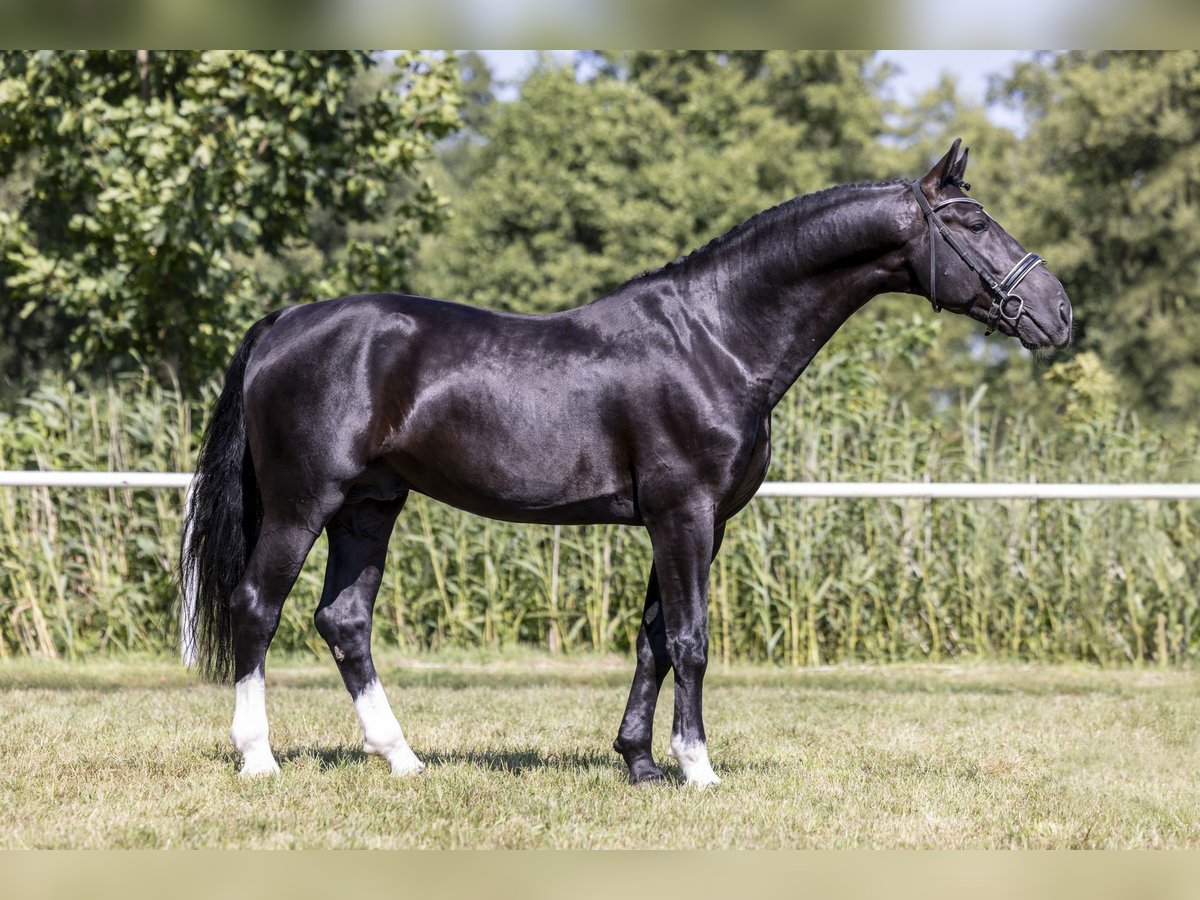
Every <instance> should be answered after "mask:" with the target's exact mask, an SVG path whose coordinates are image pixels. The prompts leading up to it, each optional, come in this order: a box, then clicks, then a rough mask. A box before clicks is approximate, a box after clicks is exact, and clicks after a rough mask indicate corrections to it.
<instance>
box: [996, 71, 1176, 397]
mask: <svg viewBox="0 0 1200 900" xmlns="http://www.w3.org/2000/svg"><path fill="white" fill-rule="evenodd" d="M1005 90H1006V92H1007V93H1008V95H1009V96H1011V97H1012V98H1013V99H1015V100H1017V101H1019V102H1020V103H1021V104H1022V106H1023V108H1024V110H1025V112H1026V115H1027V116H1029V117H1030V120H1031V128H1030V133H1029V136H1028V138H1027V139H1026V140H1025V141H1024V142H1023V143H1022V147H1021V151H1022V161H1023V165H1021V166H1019V168H1018V172H1019V175H1020V179H1019V181H1018V183H1017V186H1016V187H1017V190H1018V191H1019V198H1017V199H1019V202H1020V205H1021V206H1022V208H1024V209H1025V210H1027V211H1028V218H1029V220H1030V225H1029V232H1030V237H1031V239H1035V240H1036V241H1037V243H1038V245H1039V246H1044V247H1045V250H1044V251H1043V253H1044V255H1045V256H1046V257H1047V258H1048V259H1052V260H1053V261H1054V266H1055V270H1056V271H1057V272H1058V273H1059V274H1060V275H1061V276H1062V278H1063V281H1064V282H1065V283H1066V284H1067V285H1068V286H1069V287H1070V289H1071V291H1072V292H1073V294H1074V295H1075V296H1077V297H1079V298H1080V299H1081V300H1082V301H1083V302H1081V303H1079V304H1078V306H1079V316H1078V322H1079V325H1080V332H1079V347H1080V348H1083V349H1093V350H1095V351H1096V352H1097V353H1099V354H1100V355H1101V356H1102V357H1103V359H1104V361H1105V365H1106V366H1108V367H1109V368H1111V369H1112V370H1113V371H1114V372H1116V373H1118V374H1119V375H1120V377H1121V378H1122V380H1123V382H1124V384H1125V386H1126V388H1127V390H1128V393H1129V398H1130V401H1131V402H1133V403H1135V404H1136V405H1138V406H1139V407H1142V408H1144V409H1147V410H1150V411H1153V412H1155V413H1158V414H1160V415H1163V416H1165V417H1168V418H1173V419H1176V420H1181V419H1182V420H1194V417H1195V412H1196V407H1197V398H1198V397H1200V52H1197V51H1172V52H1151V51H1137V52H1109V51H1106V52H1073V53H1065V54H1061V55H1058V56H1054V57H1050V58H1045V59H1042V60H1041V61H1038V62H1031V63H1027V64H1025V65H1022V66H1021V67H1019V68H1018V70H1017V71H1016V72H1015V73H1014V74H1013V76H1012V78H1011V79H1010V80H1009V81H1008V83H1007V85H1006V86H1005Z"/></svg>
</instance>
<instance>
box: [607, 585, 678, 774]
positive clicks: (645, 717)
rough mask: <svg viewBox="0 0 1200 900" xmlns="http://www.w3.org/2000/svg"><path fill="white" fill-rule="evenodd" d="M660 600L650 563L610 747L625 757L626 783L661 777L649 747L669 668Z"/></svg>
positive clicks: (669, 661)
mask: <svg viewBox="0 0 1200 900" xmlns="http://www.w3.org/2000/svg"><path fill="white" fill-rule="evenodd" d="M660 601H661V598H660V596H659V591H658V573H657V572H656V571H655V569H654V567H653V566H651V567H650V583H649V584H648V585H647V586H646V603H645V605H644V607H643V611H642V625H641V627H640V628H639V629H638V636H637V667H636V668H635V669H634V673H633V684H632V685H631V686H630V688H629V702H628V703H627V704H626V705H625V716H624V717H623V718H622V719H621V729H620V731H618V732H617V739H616V740H615V741H614V742H613V749H614V750H616V751H617V752H618V753H620V754H621V755H622V756H623V757H625V764H626V765H627V766H628V767H629V783H630V784H641V783H644V782H649V781H661V780H662V777H663V773H662V770H661V769H659V767H658V766H656V765H655V764H654V755H653V753H652V752H651V750H650V742H651V738H652V736H653V731H654V709H655V707H656V706H657V705H658V692H659V690H660V689H661V688H662V683H663V679H664V678H666V677H667V672H668V671H670V669H671V660H670V658H669V657H668V656H667V631H666V628H664V627H663V617H662V608H661V602H660Z"/></svg>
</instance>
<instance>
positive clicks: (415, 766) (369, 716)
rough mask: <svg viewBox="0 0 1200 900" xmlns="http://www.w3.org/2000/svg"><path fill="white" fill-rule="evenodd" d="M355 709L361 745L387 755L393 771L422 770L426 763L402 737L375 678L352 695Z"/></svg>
mask: <svg viewBox="0 0 1200 900" xmlns="http://www.w3.org/2000/svg"><path fill="white" fill-rule="evenodd" d="M354 711H355V712H356V713H358V721H359V723H360V724H361V725H362V730H363V749H364V750H365V751H367V753H375V754H378V755H379V756H382V757H383V758H384V759H386V760H387V761H388V763H389V764H390V765H391V767H392V774H393V775H416V774H417V773H418V772H424V771H425V764H424V763H423V762H421V760H419V759H417V755H416V754H415V753H413V752H412V748H411V747H409V746H408V741H406V740H405V739H404V732H403V731H402V730H401V729H400V723H399V722H397V721H396V716H395V714H394V713H393V712H392V707H391V704H389V703H388V699H387V695H386V694H385V693H384V692H383V685H381V684H380V683H379V679H378V678H376V679H373V680H372V681H371V683H370V684H368V685H367V686H366V687H365V688H364V689H363V692H362V693H361V694H359V695H358V696H357V697H355V698H354Z"/></svg>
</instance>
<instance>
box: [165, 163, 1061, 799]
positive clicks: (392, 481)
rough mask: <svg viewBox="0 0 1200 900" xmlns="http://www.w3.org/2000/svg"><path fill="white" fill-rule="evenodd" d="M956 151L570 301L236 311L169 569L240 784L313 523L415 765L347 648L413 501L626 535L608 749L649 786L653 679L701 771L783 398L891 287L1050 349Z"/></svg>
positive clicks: (398, 767)
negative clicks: (728, 574) (632, 609)
mask: <svg viewBox="0 0 1200 900" xmlns="http://www.w3.org/2000/svg"><path fill="white" fill-rule="evenodd" d="M958 146H959V142H958V141H955V142H954V145H953V146H952V147H951V148H950V151H949V152H948V153H947V154H946V155H945V156H944V157H943V158H942V159H941V160H940V161H939V162H937V163H936V164H935V165H934V167H933V168H932V169H931V170H930V171H929V173H928V174H927V175H925V177H924V178H922V179H920V180H919V181H916V182H911V183H910V182H906V181H896V182H890V183H885V184H866V185H848V186H843V187H836V188H832V189H830V190H827V191H822V192H820V193H817V194H812V195H808V196H804V197H799V198H796V199H793V200H790V201H788V202H786V203H783V204H781V205H780V206H777V207H775V208H773V209H769V210H767V211H765V212H763V213H760V214H759V215H757V216H754V217H753V218H752V219H750V220H748V221H747V222H744V223H743V224H741V225H738V226H737V227H735V228H734V229H732V230H731V231H729V232H728V233H727V234H725V235H724V236H722V237H720V238H717V239H716V240H714V241H712V242H711V243H710V244H708V245H707V246H705V247H703V248H702V249H700V250H697V251H696V252H694V253H692V254H691V255H689V256H687V257H686V258H683V259H681V260H679V261H677V262H674V263H671V264H669V265H667V266H665V267H664V268H662V269H658V270H657V271H652V272H648V273H646V274H643V275H640V276H638V277H636V278H634V279H633V280H631V281H629V282H627V283H626V284H624V285H622V286H621V287H619V288H617V289H616V290H614V291H613V292H612V293H610V294H607V295H605V296H604V297H601V298H599V299H598V300H595V301H594V302H592V303H589V304H587V305H585V306H582V307H579V308H576V309H571V310H568V311H566V312H561V313H553V314H549V315H514V314H510V313H501V312H492V311H488V310H483V309H474V308H472V307H469V306H462V305H459V304H456V303H449V302H445V301H441V300H431V299H427V298H424V297H411V296H402V295H396V294H371V295H366V296H357V297H343V298H341V299H337V300H330V301H327V302H324V303H314V304H310V305H303V306H294V307H290V308H287V309H283V310H280V311H277V312H274V313H271V314H270V315H268V316H267V317H266V318H264V319H262V320H261V321H259V322H258V323H257V324H255V325H254V326H253V327H252V328H251V329H250V330H249V332H248V333H247V334H246V337H245V340H244V341H243V342H242V344H241V346H240V347H239V348H238V350H237V353H236V354H235V356H234V358H233V361H232V363H231V364H230V367H229V371H228V373H227V375H226V379H225V387H224V390H223V391H222V393H221V397H220V400H219V401H218V403H217V406H216V409H215V411H214V413H213V416H212V420H211V422H210V423H209V426H208V429H207V431H206V434H205V438H204V444H203V447H202V450H201V453H200V459H199V465H198V467H197V476H198V477H197V479H196V481H195V483H194V486H193V490H192V497H191V503H190V513H189V515H188V519H187V528H186V530H185V536H184V540H183V547H182V559H181V570H182V571H181V576H182V579H183V582H184V584H185V585H187V586H188V587H189V590H188V591H187V592H186V593H187V594H188V599H187V602H186V603H185V616H184V633H185V643H188V644H190V645H191V647H192V648H193V650H194V652H195V655H196V657H197V658H198V660H199V662H200V664H201V666H202V667H203V669H204V671H205V673H206V674H207V675H208V676H210V677H215V678H218V679H221V678H225V679H228V678H229V677H230V676H232V677H233V679H234V681H235V683H236V698H237V705H236V711H235V713H234V718H233V729H232V738H233V742H234V744H235V746H236V747H237V749H238V750H239V751H241V753H242V754H243V755H244V760H245V765H244V767H243V769H242V773H243V774H259V773H268V772H277V771H278V766H277V764H276V762H275V759H274V757H273V755H272V753H271V749H270V745H269V743H268V737H267V717H266V708H265V705H264V693H263V692H264V681H263V666H264V661H265V658H266V652H267V646H268V644H270V642H271V638H272V636H273V635H274V633H275V629H276V627H277V625H278V622H279V616H280V611H281V610H282V607H283V603H284V600H285V599H286V598H287V595H288V592H289V591H290V590H291V588H292V584H293V582H294V581H295V579H296V576H297V574H298V573H299V571H300V568H301V565H302V563H303V562H304V559H305V557H306V556H307V554H308V552H309V549H310V548H311V547H312V545H313V542H314V541H315V540H316V539H317V537H318V536H319V535H320V533H321V531H322V530H324V531H325V532H326V534H327V535H328V540H329V566H328V569H327V570H326V574H325V587H324V592H323V594H322V596H321V601H320V604H319V606H318V608H317V611H316V625H317V628H318V630H319V631H320V633H321V635H322V636H323V637H324V638H325V640H326V641H327V642H328V644H329V647H330V650H331V651H332V653H333V656H334V659H335V660H336V661H337V665H338V668H339V670H340V671H341V674H342V678H343V679H344V681H345V684H346V687H347V689H348V690H349V692H350V695H351V697H352V698H353V699H354V705H355V708H356V710H357V712H358V715H359V718H360V721H361V724H362V727H363V732H364V747H365V749H366V750H368V751H369V752H374V753H378V754H380V755H382V756H384V757H385V758H387V759H388V761H389V762H390V764H391V767H392V771H393V772H395V773H397V774H402V773H409V772H418V771H420V770H421V769H422V768H423V766H422V764H421V762H420V761H419V760H418V759H417V757H416V756H415V755H414V754H413V752H412V750H411V749H409V746H408V744H407V742H406V741H405V739H404V734H403V732H402V731H401V729H400V725H399V724H398V723H397V721H396V718H395V716H394V715H393V714H392V711H391V708H390V707H389V705H388V702H387V698H386V697H385V696H384V693H383V690H382V688H381V687H380V685H379V681H378V679H377V677H376V674H375V668H374V666H373V664H372V661H371V647H370V637H371V615H372V610H373V607H374V602H375V595H376V592H377V591H378V589H379V585H380V580H381V575H382V569H383V565H384V558H385V555H386V549H387V544H388V538H389V536H390V534H391V531H392V526H393V524H394V523H395V520H396V517H397V516H398V515H399V513H400V510H401V508H402V507H403V506H404V501H405V500H406V498H407V497H408V495H409V492H410V491H417V492H419V493H422V494H425V495H427V496H429V497H433V498H436V499H438V500H441V501H444V502H446V503H450V504H452V505H454V506H457V507H460V508H462V509H465V510H469V511H470V512H473V513H477V514H479V515H483V516H490V517H492V518H496V519H506V520H510V521H515V522H540V523H548V524H565V525H574V524H583V523H617V524H623V525H643V526H645V528H646V529H647V531H648V532H649V533H650V539H651V543H652V545H653V550H654V560H653V565H652V566H651V568H650V583H649V586H648V588H647V590H646V601H645V612H644V615H643V618H642V625H641V628H640V630H639V633H638V640H637V668H636V671H635V672H634V676H633V686H632V689H631V690H630V695H629V703H628V706H627V707H626V710H625V716H624V719H623V721H622V722H621V727H620V731H619V733H618V736H617V739H616V742H615V743H614V745H613V746H614V747H615V748H616V750H617V751H618V752H619V753H620V754H621V755H622V756H623V757H624V758H625V762H626V763H627V764H628V767H629V778H630V780H631V781H633V782H641V781H649V780H654V779H660V778H662V777H663V776H662V772H661V771H660V770H659V768H658V767H657V766H656V765H655V763H654V759H653V757H652V756H651V750H650V744H651V741H650V737H651V726H652V722H653V718H654V707H655V703H656V701H657V698H658V693H659V688H660V686H661V684H662V681H663V678H664V677H665V676H666V674H667V672H668V670H672V669H673V670H674V673H675V716H674V725H673V728H672V735H671V751H672V754H673V755H674V757H675V758H676V759H677V760H678V762H679V764H680V766H681V767H682V770H683V772H684V775H685V776H686V778H687V780H688V782H689V783H692V784H695V785H697V786H699V787H704V786H706V785H711V784H717V783H718V781H719V779H718V778H717V776H716V775H715V774H714V772H713V770H712V767H711V766H710V764H709V761H708V753H707V750H706V746H705V732H704V723H703V720H702V718H701V689H702V685H703V681H704V672H705V667H706V665H707V661H708V650H707V648H708V628H707V621H706V616H707V605H708V602H707V592H708V577H709V567H710V564H711V563H712V560H713V558H714V556H715V555H716V553H717V551H718V550H719V549H720V546H721V539H722V536H723V535H724V532H725V523H726V521H727V520H728V519H729V518H730V517H731V516H732V515H734V514H735V513H736V512H737V511H738V510H740V509H741V508H742V507H743V506H745V505H746V503H747V502H748V501H749V500H750V499H751V497H753V496H754V493H755V490H756V489H757V487H758V486H759V484H760V483H761V482H762V480H763V477H764V475H765V473H766V471H767V461H768V459H769V457H770V452H771V439H770V436H771V424H770V423H771V410H772V409H773V408H774V406H775V404H776V403H778V402H779V400H780V398H781V397H782V396H783V394H784V392H785V391H786V390H787V389H788V388H789V387H790V386H791V384H792V383H793V382H794V381H795V380H796V378H797V377H798V376H799V375H800V373H801V372H803V371H804V369H805V367H806V366H807V365H808V364H809V362H810V361H811V360H812V359H813V357H814V356H815V355H816V354H817V352H818V351H819V350H820V349H821V347H822V346H823V345H824V344H825V342H826V341H828V340H829V338H830V337H831V336H832V335H833V333H834V332H835V331H836V330H837V329H838V328H839V327H840V326H841V324H842V323H843V322H845V321H846V319H848V318H849V317H850V315H851V314H852V313H853V312H854V311H855V310H857V309H858V308H859V307H861V306H862V305H863V304H865V303H866V302H867V301H868V300H870V299H871V298H872V297H874V296H875V295H877V294H880V293H883V292H886V291H901V292H907V293H912V294H921V295H924V296H925V297H927V298H929V299H930V300H931V301H933V304H934V306H935V308H941V307H945V308H946V309H949V310H950V311H952V312H956V313H961V314H963V315H967V316H970V317H972V318H974V319H977V320H979V321H981V322H983V323H985V324H986V325H987V327H988V329H989V331H991V330H999V331H1001V332H1003V333H1004V334H1007V335H1011V336H1013V337H1016V338H1017V339H1019V340H1020V341H1021V343H1022V344H1023V345H1024V346H1026V347H1028V348H1041V347H1062V346H1065V345H1066V344H1067V342H1068V341H1069V340H1070V336H1071V307H1070V305H1069V303H1068V301H1067V296H1066V293H1065V292H1064V291H1063V288H1062V285H1061V284H1059V282H1058V281H1057V280H1056V279H1055V278H1054V277H1052V276H1051V275H1050V274H1049V273H1048V272H1047V271H1046V270H1045V268H1040V269H1039V268H1038V265H1039V263H1040V262H1041V260H1040V259H1039V258H1038V257H1037V256H1035V255H1034V254H1026V253H1025V251H1024V250H1023V249H1022V248H1021V247H1020V246H1019V245H1018V244H1017V242H1016V241H1015V240H1013V239H1012V238H1011V237H1009V236H1008V235H1007V234H1006V233H1005V232H1004V230H1003V229H1001V228H1000V226H999V225H998V224H997V223H996V222H995V221H994V220H992V219H991V218H990V217H989V216H988V215H987V214H986V213H984V211H983V209H982V207H981V206H980V204H979V203H977V202H976V201H974V200H971V199H970V198H968V197H966V195H965V194H964V193H963V191H964V190H966V189H967V188H968V187H969V185H967V184H965V183H964V182H963V173H964V171H965V168H966V162H967V155H966V153H965V152H964V153H963V154H962V156H961V157H959V156H958ZM939 248H941V253H940V254H939V252H938V250H939ZM1003 271H1007V275H1005V276H1004V277H1003V278H998V277H996V275H995V274H993V273H999V272H1003ZM1026 278H1028V280H1027V281H1025V282H1024V290H1023V293H1022V295H1017V294H1015V293H1014V289H1015V288H1016V287H1017V286H1018V285H1019V284H1021V282H1022V280H1023V279H1026Z"/></svg>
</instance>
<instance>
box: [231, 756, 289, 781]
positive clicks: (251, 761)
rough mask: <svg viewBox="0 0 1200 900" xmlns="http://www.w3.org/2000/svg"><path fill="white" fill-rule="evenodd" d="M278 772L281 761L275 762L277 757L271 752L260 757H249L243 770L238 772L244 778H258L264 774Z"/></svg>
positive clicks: (275, 773)
mask: <svg viewBox="0 0 1200 900" xmlns="http://www.w3.org/2000/svg"><path fill="white" fill-rule="evenodd" d="M278 774H279V763H277V762H275V757H274V756H272V755H270V754H267V755H266V756H260V757H247V759H246V762H245V764H244V765H243V766H242V768H241V771H239V772H238V775H239V776H241V777H242V778H258V777H260V776H263V775H278Z"/></svg>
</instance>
